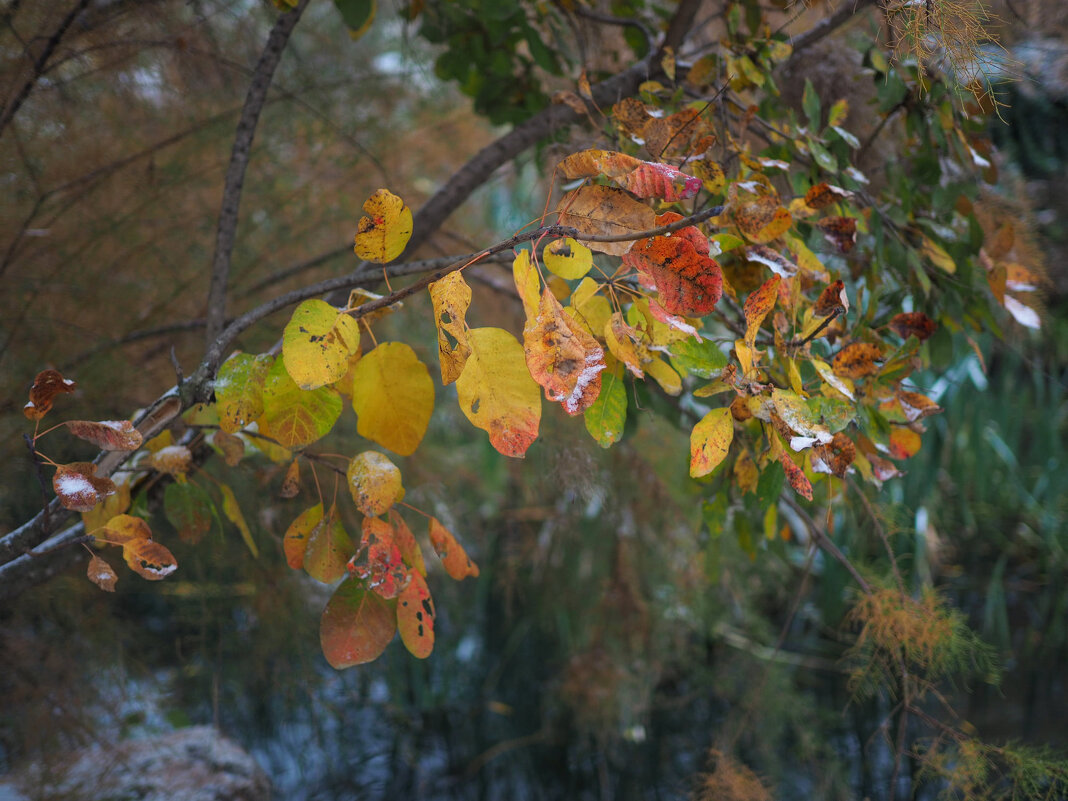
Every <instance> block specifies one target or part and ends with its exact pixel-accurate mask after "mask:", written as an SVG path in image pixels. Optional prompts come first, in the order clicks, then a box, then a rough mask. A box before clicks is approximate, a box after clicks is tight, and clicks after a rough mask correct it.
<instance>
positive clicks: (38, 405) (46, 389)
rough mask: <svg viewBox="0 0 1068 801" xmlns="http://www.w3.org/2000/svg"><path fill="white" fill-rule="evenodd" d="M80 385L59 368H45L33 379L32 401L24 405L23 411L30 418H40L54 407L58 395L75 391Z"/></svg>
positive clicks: (31, 388)
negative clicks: (65, 376) (64, 375)
mask: <svg viewBox="0 0 1068 801" xmlns="http://www.w3.org/2000/svg"><path fill="white" fill-rule="evenodd" d="M77 388H78V385H77V384H76V383H75V382H73V381H71V380H70V379H69V378H64V377H63V374H62V373H60V372H59V370H43V371H41V372H40V373H38V374H37V377H36V378H34V379H33V386H32V387H30V401H29V403H27V404H26V405H25V406H23V407H22V413H23V414H24V415H26V417H28V418H29V419H30V420H40V419H41V418H42V417H44V416H45V415H46V414H48V410H49V409H51V408H52V401H53V400H55V397H56V395H60V394H63V393H67V392H74V390H75V389H77Z"/></svg>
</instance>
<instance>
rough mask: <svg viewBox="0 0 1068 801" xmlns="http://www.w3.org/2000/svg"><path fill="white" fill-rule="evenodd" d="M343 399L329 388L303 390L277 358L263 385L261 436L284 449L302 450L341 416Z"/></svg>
mask: <svg viewBox="0 0 1068 801" xmlns="http://www.w3.org/2000/svg"><path fill="white" fill-rule="evenodd" d="M341 407H342V403H341V396H340V395H338V393H337V392H336V391H334V390H333V389H331V388H330V387H319V388H318V389H313V390H310V391H309V390H302V389H301V388H300V387H298V386H297V385H296V382H294V381H293V379H292V378H290V376H289V373H288V372H286V369H285V365H284V364H283V363H282V360H281V359H275V362H274V364H273V365H271V368H270V370H268V372H267V377H266V378H265V380H264V384H263V415H262V416H261V417H260V419H259V424H260V433H262V434H265V435H266V436H269V437H271V438H273V439H275V440H277V441H278V443H279V444H280V445H282V447H285V448H300V447H302V446H304V445H309V444H311V443H312V442H315V441H316V440H318V439H321V438H322V437H324V436H326V435H327V434H328V433H329V432H330V429H332V428H333V427H334V423H335V422H337V418H338V417H339V416H340V415H341Z"/></svg>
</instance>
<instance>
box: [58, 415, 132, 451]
mask: <svg viewBox="0 0 1068 801" xmlns="http://www.w3.org/2000/svg"><path fill="white" fill-rule="evenodd" d="M64 425H65V426H66V427H67V428H69V429H70V433H72V434H73V435H74V436H76V437H78V439H84V440H86V441H87V442H91V443H93V444H94V445H96V447H98V448H100V449H101V450H104V451H136V450H137V449H138V448H140V447H141V432H139V431H138V430H137V429H136V428H134V427H133V423H131V422H130V421H129V420H101V421H99V422H94V421H90V420H68V421H67V422H66V423H64Z"/></svg>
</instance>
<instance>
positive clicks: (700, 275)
mask: <svg viewBox="0 0 1068 801" xmlns="http://www.w3.org/2000/svg"><path fill="white" fill-rule="evenodd" d="M705 246H706V248H707V242H706V245H705ZM623 263H624V264H626V265H627V266H628V267H631V268H633V269H636V270H638V271H639V272H642V273H646V274H648V275H649V276H650V277H651V278H652V279H653V282H654V283H655V284H656V289H657V292H659V293H660V304H661V305H662V306H663V307H664V310H665V311H667V312H668V314H679V315H682V316H684V317H703V316H704V315H706V314H709V313H710V312H711V311H712V310H713V309H714V308H715V307H716V303H718V302H719V299H720V297H721V296H722V295H723V271H722V270H721V269H720V266H719V264H718V263H717V262H716V261H715V259H712V258H710V257H709V256H706V255H704V254H702V253H699V252H698V251H697V249H696V248H694V246H693V244H692V243H691V242H690V241H689V240H688V239H686V238H685V237H679V236H671V237H667V236H655V237H652V238H649V239H640V240H638V241H637V242H635V243H634V246H633V247H632V248H631V249H630V252H628V253H627V254H626V255H625V256H624V257H623Z"/></svg>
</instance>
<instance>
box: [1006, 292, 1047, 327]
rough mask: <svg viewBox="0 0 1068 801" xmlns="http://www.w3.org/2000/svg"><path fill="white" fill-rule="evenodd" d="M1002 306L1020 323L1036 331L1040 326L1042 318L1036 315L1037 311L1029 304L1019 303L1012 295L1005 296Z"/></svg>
mask: <svg viewBox="0 0 1068 801" xmlns="http://www.w3.org/2000/svg"><path fill="white" fill-rule="evenodd" d="M1004 306H1005V308H1006V309H1007V310H1008V312H1009V314H1011V315H1012V316H1013V318H1014V319H1015V320H1016V322H1018V323H1019V324H1020V325H1022V326H1025V327H1027V328H1033V329H1035V330H1036V331H1037V330H1038V329H1040V328H1041V327H1042V318H1040V317H1039V316H1038V312H1036V311H1035V310H1034V309H1032V308H1031V307H1030V306H1025V305H1024V304H1023V303H1020V301H1018V300H1017V299H1016V298H1014V297H1013V296H1012V295H1006V296H1005V300H1004Z"/></svg>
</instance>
